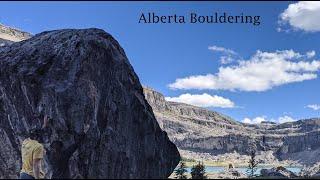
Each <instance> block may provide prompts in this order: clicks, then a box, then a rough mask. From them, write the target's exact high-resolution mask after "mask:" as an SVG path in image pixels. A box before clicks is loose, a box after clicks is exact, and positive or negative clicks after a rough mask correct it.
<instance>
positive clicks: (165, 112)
mask: <svg viewBox="0 0 320 180" xmlns="http://www.w3.org/2000/svg"><path fill="white" fill-rule="evenodd" d="M144 93H145V97H146V99H147V100H148V102H149V104H150V105H151V106H152V108H153V111H154V114H155V115H156V118H157V120H158V121H159V124H160V125H161V127H162V128H163V129H164V130H165V131H167V132H168V135H169V138H170V139H171V140H172V141H173V142H174V143H175V144H176V145H177V147H178V148H179V150H180V153H181V155H182V157H184V158H187V159H197V160H209V161H217V162H225V163H226V164H228V163H235V164H238V165H239V164H244V165H246V164H247V162H248V159H249V156H248V153H249V150H250V147H251V146H253V147H256V150H257V160H258V161H259V162H260V163H266V164H274V165H280V164H288V165H289V164H296V165H306V164H309V165H310V164H314V163H316V162H320V138H319V136H320V119H308V120H299V121H296V122H288V123H283V124H275V123H271V122H263V123H261V124H244V123H239V122H237V121H235V120H232V119H231V118H230V117H226V116H224V115H222V114H220V113H217V112H214V111H209V110H207V109H204V108H199V107H195V106H191V105H187V104H182V103H175V102H169V101H166V100H165V98H164V96H163V95H162V94H160V93H159V92H156V91H155V90H153V89H151V88H144Z"/></svg>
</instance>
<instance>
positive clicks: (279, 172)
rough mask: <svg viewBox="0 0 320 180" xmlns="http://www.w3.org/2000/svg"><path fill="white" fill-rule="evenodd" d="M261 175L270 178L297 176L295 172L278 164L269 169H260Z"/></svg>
mask: <svg viewBox="0 0 320 180" xmlns="http://www.w3.org/2000/svg"><path fill="white" fill-rule="evenodd" d="M260 173H261V177H263V178H272V179H278V178H286V179H289V178H297V177H298V175H296V174H295V173H293V172H291V171H289V170H288V169H286V168H285V167H282V166H279V167H275V168H271V169H261V171H260Z"/></svg>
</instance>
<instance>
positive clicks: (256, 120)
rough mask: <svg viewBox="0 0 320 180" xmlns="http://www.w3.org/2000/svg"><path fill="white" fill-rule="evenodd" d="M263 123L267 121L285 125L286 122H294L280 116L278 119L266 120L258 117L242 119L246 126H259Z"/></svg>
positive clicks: (288, 117) (287, 117)
mask: <svg viewBox="0 0 320 180" xmlns="http://www.w3.org/2000/svg"><path fill="white" fill-rule="evenodd" d="M264 121H269V122H276V123H280V124H281V123H286V122H293V121H296V120H295V119H293V118H292V117H290V116H281V117H279V118H278V119H267V118H266V116H258V117H256V118H253V119H250V118H244V119H243V120H242V122H243V123H247V124H260V123H262V122H264Z"/></svg>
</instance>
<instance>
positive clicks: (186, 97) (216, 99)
mask: <svg viewBox="0 0 320 180" xmlns="http://www.w3.org/2000/svg"><path fill="white" fill-rule="evenodd" d="M165 99H166V100H167V101H174V102H180V103H186V104H191V105H194V106H199V107H221V108H233V107H234V102H232V101H231V100H230V99H226V98H224V97H221V96H217V95H214V96H211V95H209V94H207V93H203V94H189V93H187V94H181V95H180V96H179V97H166V98H165Z"/></svg>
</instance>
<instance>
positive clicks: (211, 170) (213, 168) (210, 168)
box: [187, 166, 301, 175]
mask: <svg viewBox="0 0 320 180" xmlns="http://www.w3.org/2000/svg"><path fill="white" fill-rule="evenodd" d="M271 168H272V167H266V166H263V167H258V168H257V171H256V174H257V175H260V171H261V169H271ZM285 168H286V169H288V170H289V171H292V172H293V173H295V174H299V173H300V171H301V167H285ZM225 169H226V167H222V166H221V167H220V166H206V172H207V173H218V172H223V171H224V170H225ZM235 169H236V170H238V171H239V172H242V173H244V174H246V171H247V168H246V167H238V168H235ZM187 170H188V172H189V173H190V172H191V168H190V167H189V168H187Z"/></svg>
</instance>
